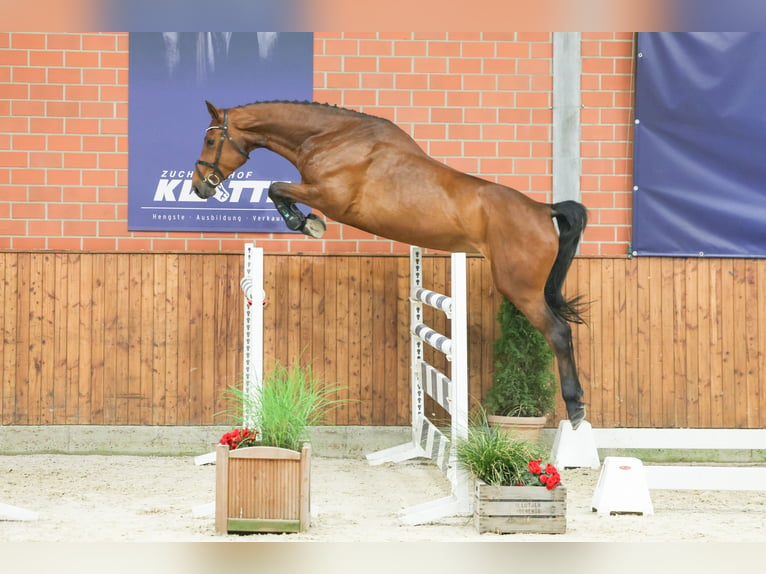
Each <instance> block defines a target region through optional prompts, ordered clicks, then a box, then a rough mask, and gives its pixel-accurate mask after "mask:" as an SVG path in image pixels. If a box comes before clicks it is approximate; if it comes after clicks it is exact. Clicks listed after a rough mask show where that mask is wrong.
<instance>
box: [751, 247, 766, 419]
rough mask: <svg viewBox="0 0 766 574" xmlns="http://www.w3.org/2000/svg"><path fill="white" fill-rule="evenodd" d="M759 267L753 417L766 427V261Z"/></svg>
mask: <svg viewBox="0 0 766 574" xmlns="http://www.w3.org/2000/svg"><path fill="white" fill-rule="evenodd" d="M756 267H757V281H756V283H757V285H758V298H757V300H756V305H755V309H756V310H757V311H756V312H755V313H754V315H755V316H757V321H758V325H759V327H758V356H757V360H758V366H759V371H758V375H759V376H758V385H757V402H756V408H757V409H758V416H757V417H756V416H754V417H753V423H752V424H753V426H754V427H766V342H764V339H766V262H765V261H758V262H757V264H756Z"/></svg>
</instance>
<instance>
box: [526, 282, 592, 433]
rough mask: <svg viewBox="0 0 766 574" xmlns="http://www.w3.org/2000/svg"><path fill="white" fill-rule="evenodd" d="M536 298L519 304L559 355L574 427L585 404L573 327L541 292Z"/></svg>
mask: <svg viewBox="0 0 766 574" xmlns="http://www.w3.org/2000/svg"><path fill="white" fill-rule="evenodd" d="M533 301H534V302H531V301H530V302H524V303H519V304H516V306H517V307H518V308H519V310H520V311H521V312H522V313H524V315H526V317H527V318H528V319H529V321H530V322H531V323H532V325H533V326H534V327H535V328H536V329H537V330H538V331H540V332H541V333H542V334H543V336H544V337H545V340H546V341H548V344H549V345H550V346H551V349H552V350H553V354H554V355H555V356H556V363H557V364H558V369H559V381H560V383H561V396H562V397H563V399H564V403H565V404H566V408H567V415H568V416H569V421H570V422H571V423H572V427H573V428H575V429H576V428H577V427H578V426H580V423H581V422H582V421H583V420H584V419H585V405H584V404H583V402H582V395H583V391H582V387H581V386H580V381H579V379H578V377H577V367H576V365H575V357H574V346H573V345H572V328H571V327H570V326H569V323H567V322H566V321H565V320H564V319H563V318H561V317H559V316H557V315H556V314H555V313H554V312H553V311H552V310H551V308H550V307H549V306H548V304H547V303H546V302H545V300H544V298H543V294H542V292H541V293H540V295H539V297H537V298H535V299H534V300H533Z"/></svg>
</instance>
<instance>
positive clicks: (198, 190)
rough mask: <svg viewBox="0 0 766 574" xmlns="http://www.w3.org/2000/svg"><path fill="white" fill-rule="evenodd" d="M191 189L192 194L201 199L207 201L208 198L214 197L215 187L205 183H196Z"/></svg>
mask: <svg viewBox="0 0 766 574" xmlns="http://www.w3.org/2000/svg"><path fill="white" fill-rule="evenodd" d="M193 189H194V193H195V194H197V197H201V198H202V199H207V198H208V197H213V196H214V195H215V187H213V186H211V185H209V184H207V183H206V182H200V183H198V184H197V185H195V186H194V187H193Z"/></svg>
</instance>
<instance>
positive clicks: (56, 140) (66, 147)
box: [48, 135, 82, 151]
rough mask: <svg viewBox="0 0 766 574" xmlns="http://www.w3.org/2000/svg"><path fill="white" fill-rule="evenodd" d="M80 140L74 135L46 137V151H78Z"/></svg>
mask: <svg viewBox="0 0 766 574" xmlns="http://www.w3.org/2000/svg"><path fill="white" fill-rule="evenodd" d="M81 142H82V138H81V137H80V136H75V135H51V136H48V149H50V150H56V151H78V150H79V149H80V144H81Z"/></svg>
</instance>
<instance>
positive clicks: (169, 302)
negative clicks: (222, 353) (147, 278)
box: [162, 253, 180, 425]
mask: <svg viewBox="0 0 766 574" xmlns="http://www.w3.org/2000/svg"><path fill="white" fill-rule="evenodd" d="M179 258H180V257H179V255H178V254H174V253H170V254H168V255H167V256H166V258H165V292H164V294H165V349H164V366H165V370H164V373H163V375H164V389H165V404H164V413H163V415H162V416H163V418H164V421H165V424H167V425H175V424H178V355H179V337H178V330H179V322H178V318H179V317H178V276H179V268H178V261H179Z"/></svg>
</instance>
